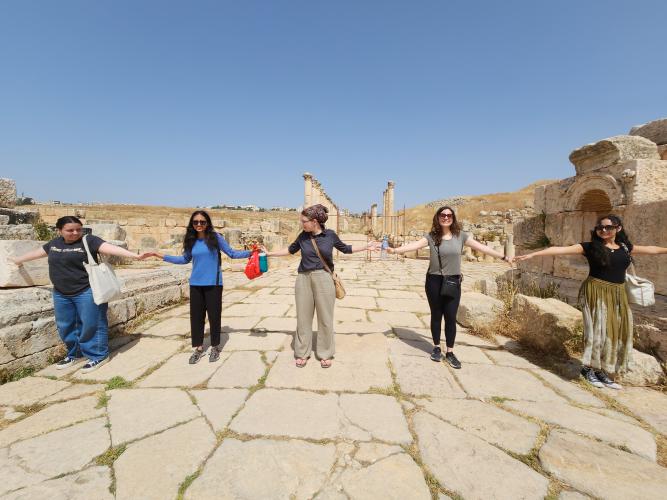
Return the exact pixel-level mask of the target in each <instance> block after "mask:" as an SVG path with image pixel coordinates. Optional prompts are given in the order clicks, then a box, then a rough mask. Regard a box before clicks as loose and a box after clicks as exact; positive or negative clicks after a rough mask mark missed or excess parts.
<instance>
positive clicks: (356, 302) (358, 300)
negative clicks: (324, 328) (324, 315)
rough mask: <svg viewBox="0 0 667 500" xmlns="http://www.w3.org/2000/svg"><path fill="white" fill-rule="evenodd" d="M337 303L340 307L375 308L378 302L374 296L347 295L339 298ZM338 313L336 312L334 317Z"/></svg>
mask: <svg viewBox="0 0 667 500" xmlns="http://www.w3.org/2000/svg"><path fill="white" fill-rule="evenodd" d="M336 305H337V306H340V307H353V308H356V309H375V308H377V302H375V299H374V298H373V297H364V296H354V295H346V296H345V298H344V299H342V300H337V301H336ZM335 316H336V313H335V312H334V317H335Z"/></svg>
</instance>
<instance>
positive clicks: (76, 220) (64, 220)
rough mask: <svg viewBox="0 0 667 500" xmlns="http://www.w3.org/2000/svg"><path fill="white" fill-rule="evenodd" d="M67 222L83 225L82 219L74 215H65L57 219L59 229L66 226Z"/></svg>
mask: <svg viewBox="0 0 667 500" xmlns="http://www.w3.org/2000/svg"><path fill="white" fill-rule="evenodd" d="M65 224H79V225H80V226H83V222H81V219H79V218H78V217H74V216H73V215H65V216H64V217H61V218H60V219H58V220H57V221H56V227H57V228H58V229H62V228H64V227H65Z"/></svg>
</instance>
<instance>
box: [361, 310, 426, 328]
mask: <svg viewBox="0 0 667 500" xmlns="http://www.w3.org/2000/svg"><path fill="white" fill-rule="evenodd" d="M368 319H370V320H371V321H372V322H374V323H388V324H389V325H391V326H394V327H395V326H407V327H415V328H423V327H424V323H422V321H421V320H420V319H419V318H418V317H417V315H416V314H414V313H411V312H390V311H368Z"/></svg>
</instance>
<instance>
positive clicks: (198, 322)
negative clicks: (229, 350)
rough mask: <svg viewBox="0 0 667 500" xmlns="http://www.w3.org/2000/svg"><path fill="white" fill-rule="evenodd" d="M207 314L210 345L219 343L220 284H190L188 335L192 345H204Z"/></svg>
mask: <svg viewBox="0 0 667 500" xmlns="http://www.w3.org/2000/svg"><path fill="white" fill-rule="evenodd" d="M207 314H208V324H209V325H210V327H211V345H212V346H216V345H220V315H221V314H222V285H217V286H215V285H212V286H193V285H190V335H191V336H192V347H200V346H202V345H204V324H205V322H206V315H207Z"/></svg>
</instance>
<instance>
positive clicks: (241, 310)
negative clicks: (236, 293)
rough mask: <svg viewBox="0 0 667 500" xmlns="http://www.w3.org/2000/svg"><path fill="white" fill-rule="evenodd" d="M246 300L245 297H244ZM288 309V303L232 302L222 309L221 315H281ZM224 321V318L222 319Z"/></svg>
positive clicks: (224, 316)
mask: <svg viewBox="0 0 667 500" xmlns="http://www.w3.org/2000/svg"><path fill="white" fill-rule="evenodd" d="M246 300H247V299H246ZM288 309H289V304H234V305H232V306H229V307H228V308H227V309H225V310H224V311H222V317H223V318H226V317H228V316H252V317H267V316H277V317H281V316H282V315H283V314H285V313H286V312H287V310H288ZM223 323H224V320H223Z"/></svg>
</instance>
